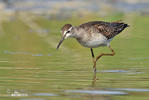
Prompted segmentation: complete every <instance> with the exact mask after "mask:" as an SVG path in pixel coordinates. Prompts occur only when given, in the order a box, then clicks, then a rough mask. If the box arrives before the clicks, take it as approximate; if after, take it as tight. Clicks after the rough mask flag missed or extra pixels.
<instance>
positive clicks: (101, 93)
mask: <svg viewBox="0 0 149 100" xmlns="http://www.w3.org/2000/svg"><path fill="white" fill-rule="evenodd" d="M65 92H67V93H86V94H93V95H126V94H128V93H126V92H122V91H105V90H66V91H65Z"/></svg>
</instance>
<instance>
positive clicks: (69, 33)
mask: <svg viewBox="0 0 149 100" xmlns="http://www.w3.org/2000/svg"><path fill="white" fill-rule="evenodd" d="M73 33H74V32H73V26H72V25H71V24H65V25H64V26H63V27H62V28H61V34H62V37H61V40H60V42H59V44H58V45H57V50H58V48H59V47H60V45H61V44H62V42H63V41H64V40H65V39H67V38H68V37H73Z"/></svg>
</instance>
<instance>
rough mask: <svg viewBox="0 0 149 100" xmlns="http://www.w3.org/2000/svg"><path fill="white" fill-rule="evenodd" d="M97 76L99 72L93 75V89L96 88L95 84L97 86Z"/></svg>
mask: <svg viewBox="0 0 149 100" xmlns="http://www.w3.org/2000/svg"><path fill="white" fill-rule="evenodd" d="M96 74H97V72H94V73H93V79H92V87H94V86H95V84H96V80H97V77H96Z"/></svg>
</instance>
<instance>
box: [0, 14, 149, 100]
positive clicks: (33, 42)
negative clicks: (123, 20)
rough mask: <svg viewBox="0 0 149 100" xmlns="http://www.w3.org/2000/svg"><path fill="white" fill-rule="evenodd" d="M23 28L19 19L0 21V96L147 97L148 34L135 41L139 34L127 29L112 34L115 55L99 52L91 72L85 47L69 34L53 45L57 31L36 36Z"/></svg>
mask: <svg viewBox="0 0 149 100" xmlns="http://www.w3.org/2000/svg"><path fill="white" fill-rule="evenodd" d="M142 19H144V17H143V18H142ZM142 19H141V22H142ZM136 21H138V20H136ZM41 22H44V24H43V25H47V26H48V27H49V25H51V23H50V22H49V23H50V24H49V23H46V22H47V21H41ZM41 22H39V23H41ZM134 22H135V21H134ZM145 22H147V21H144V23H145ZM41 24H42V23H41ZM53 25H54V24H52V26H53ZM138 25H141V24H138ZM143 25H144V24H143ZM41 26H42V25H41ZM146 26H147V25H146ZM45 27H46V26H45ZM56 28H57V26H56ZM143 28H144V29H143V30H147V29H148V27H145V26H144V27H143ZM44 29H46V28H44ZM136 29H138V28H136ZM136 29H135V30H136ZM22 30H23V31H22ZM28 30H30V28H29V27H27V25H26V23H23V21H20V19H19V20H15V21H14V22H5V23H4V24H3V32H4V33H3V34H0V35H1V37H0V46H1V48H0V55H1V56H0V99H2V100H49V99H51V100H99V99H101V100H111V99H112V100H132V99H134V100H148V99H149V97H148V94H149V67H148V66H149V61H148V57H149V55H148V51H149V48H148V38H146V37H144V41H139V42H138V40H140V38H137V39H136V37H135V38H134V36H133V34H132V37H130V38H128V39H127V38H124V37H123V38H121V37H118V38H116V39H115V40H113V41H112V47H113V48H114V50H115V51H116V55H115V56H113V57H102V58H101V59H100V60H99V61H98V62H97V73H96V74H94V73H93V69H92V66H93V65H92V59H91V54H90V50H89V49H86V48H83V47H81V46H80V45H79V44H78V43H77V42H76V41H74V40H73V39H71V40H66V41H64V43H63V44H62V46H61V47H60V49H59V51H57V50H56V45H57V43H58V41H59V38H60V35H59V34H58V33H51V34H49V35H46V36H45V35H40V36H39V34H37V33H36V31H33V32H29V31H28ZM39 30H40V29H39ZM28 32H29V33H28ZM55 34H56V35H55ZM136 34H139V33H136V32H135V35H136ZM142 34H143V32H142ZM144 34H146V33H145V32H144ZM147 34H148V33H147ZM58 36H59V37H58ZM144 36H146V35H144ZM126 40H127V41H126ZM142 44H143V45H142ZM132 45H133V46H132ZM94 52H95V55H97V53H98V52H109V51H108V50H107V48H105V49H101V48H99V49H94Z"/></svg>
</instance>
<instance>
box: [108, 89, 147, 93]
mask: <svg viewBox="0 0 149 100" xmlns="http://www.w3.org/2000/svg"><path fill="white" fill-rule="evenodd" d="M111 90H118V91H131V92H149V89H136V88H112V89H111Z"/></svg>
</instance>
